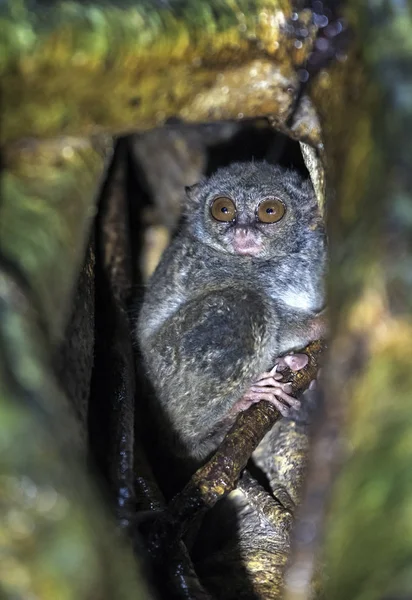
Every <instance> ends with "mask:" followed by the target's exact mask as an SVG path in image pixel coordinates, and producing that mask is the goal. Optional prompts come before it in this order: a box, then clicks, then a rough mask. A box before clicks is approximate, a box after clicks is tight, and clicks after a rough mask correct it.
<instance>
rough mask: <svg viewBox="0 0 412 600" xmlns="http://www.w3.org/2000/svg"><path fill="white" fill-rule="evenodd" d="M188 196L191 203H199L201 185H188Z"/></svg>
mask: <svg viewBox="0 0 412 600" xmlns="http://www.w3.org/2000/svg"><path fill="white" fill-rule="evenodd" d="M185 191H186V196H187V197H188V198H189V200H190V201H191V202H197V201H198V198H199V193H198V192H199V184H198V183H195V184H194V185H187V186H186V187H185Z"/></svg>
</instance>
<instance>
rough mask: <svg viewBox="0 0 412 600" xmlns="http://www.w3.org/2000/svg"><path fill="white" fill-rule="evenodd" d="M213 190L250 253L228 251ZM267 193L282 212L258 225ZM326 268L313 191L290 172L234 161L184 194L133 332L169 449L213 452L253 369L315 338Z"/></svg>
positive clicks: (227, 232) (226, 227)
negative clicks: (232, 209) (224, 200)
mask: <svg viewBox="0 0 412 600" xmlns="http://www.w3.org/2000/svg"><path fill="white" fill-rule="evenodd" d="M217 195H227V196H230V197H231V198H232V199H233V200H234V201H235V202H236V206H237V211H238V222H239V223H240V224H241V225H243V226H246V227H250V228H251V229H253V231H255V233H256V235H258V236H260V240H261V241H262V250H261V253H260V255H259V256H258V257H251V256H243V255H239V254H236V253H235V252H234V251H233V248H232V247H231V244H230V240H231V235H232V231H233V227H234V225H233V224H232V223H220V222H216V221H214V219H213V218H212V217H211V215H210V204H211V201H212V200H213V198H215V197H216V196H217ZM274 195H275V196H276V197H278V198H280V199H281V200H282V201H283V202H284V204H285V206H286V213H285V215H284V217H283V218H282V219H281V221H279V222H278V223H274V224H262V223H257V222H256V217H255V211H256V206H257V204H258V203H259V202H260V201H261V200H263V199H264V198H266V197H267V196H274ZM325 263H326V245H325V234H324V228H323V224H322V221H321V217H320V216H319V212H318V208H317V203H316V198H315V194H314V191H313V188H312V185H311V183H310V181H309V180H304V179H302V177H301V176H300V174H299V173H297V172H296V171H293V170H286V169H283V168H281V167H279V166H273V165H270V164H267V163H265V162H255V163H235V164H232V165H231V166H229V167H226V168H223V169H220V170H218V171H217V172H216V173H215V174H214V175H213V176H212V177H210V178H209V179H206V180H204V181H202V182H200V183H199V184H198V185H196V186H194V187H193V188H191V189H190V190H189V193H188V198H187V201H186V217H185V221H184V223H183V225H182V227H181V230H180V231H179V233H178V234H177V236H176V237H175V239H174V241H173V242H172V243H171V245H170V246H169V248H168V249H167V250H166V252H165V253H164V256H163V258H162V260H161V262H160V264H159V266H158V268H157V270H156V272H155V273H154V275H153V277H152V279H151V280H150V282H149V286H148V289H147V292H146V295H145V298H144V303H143V306H142V310H141V313H140V316H139V321H138V326H137V332H136V335H137V338H138V341H139V344H140V348H141V350H142V354H143V358H144V363H145V366H146V368H147V372H148V375H149V378H150V380H151V382H152V384H153V386H154V389H155V392H156V395H157V401H158V402H159V404H160V408H159V410H161V412H162V413H163V417H162V418H160V422H163V423H164V422H165V420H167V421H168V426H167V427H166V428H165V430H166V429H168V430H170V429H171V430H173V432H174V439H175V452H177V453H179V452H180V453H182V454H184V455H186V456H187V457H192V458H197V459H198V458H203V457H205V456H206V455H207V454H209V453H210V452H211V451H212V450H214V448H215V447H216V445H217V444H218V443H219V442H220V440H221V439H222V437H223V435H224V433H225V432H226V430H227V428H228V427H229V425H230V422H229V420H228V419H227V418H226V417H227V414H228V411H229V410H230V408H231V407H232V406H233V404H234V403H235V402H236V401H237V400H238V399H239V398H241V397H242V395H243V394H244V393H245V391H246V390H247V389H248V388H249V386H250V385H251V384H252V383H253V381H254V380H255V379H256V378H257V377H258V376H259V375H260V373H262V372H263V371H267V370H268V369H270V368H271V367H272V366H273V362H274V359H275V358H276V357H278V356H280V355H282V354H284V353H286V352H288V351H290V350H293V349H299V348H303V347H304V346H305V345H306V344H307V343H308V342H309V341H311V340H312V339H315V338H316V337H317V332H316V331H315V329H316V328H314V326H313V323H314V321H315V319H316V315H317V314H318V313H319V312H320V311H321V310H322V308H323V305H324V285H323V276H324V269H325Z"/></svg>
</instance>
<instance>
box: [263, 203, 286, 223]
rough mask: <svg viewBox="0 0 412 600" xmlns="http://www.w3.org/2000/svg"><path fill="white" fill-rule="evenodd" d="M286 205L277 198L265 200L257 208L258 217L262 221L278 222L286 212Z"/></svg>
mask: <svg viewBox="0 0 412 600" xmlns="http://www.w3.org/2000/svg"><path fill="white" fill-rule="evenodd" d="M285 211H286V209H285V205H284V204H283V202H281V201H280V200H278V199H277V198H268V199H267V200H263V202H261V203H260V204H259V206H258V209H257V218H258V219H259V221H261V222H262V223H276V222H277V221H280V220H281V218H282V217H283V215H284V214H285Z"/></svg>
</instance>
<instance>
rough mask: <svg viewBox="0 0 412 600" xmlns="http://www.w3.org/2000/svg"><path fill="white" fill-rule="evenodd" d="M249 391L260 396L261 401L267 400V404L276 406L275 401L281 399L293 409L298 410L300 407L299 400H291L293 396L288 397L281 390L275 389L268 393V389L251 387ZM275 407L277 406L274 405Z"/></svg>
mask: <svg viewBox="0 0 412 600" xmlns="http://www.w3.org/2000/svg"><path fill="white" fill-rule="evenodd" d="M251 391H252V392H256V393H257V394H261V399H262V400H268V401H269V402H272V404H276V402H275V401H277V400H279V399H281V400H283V401H284V402H286V404H287V405H288V406H293V407H294V408H300V405H301V402H300V400H297V399H296V398H293V396H289V394H288V393H287V392H285V391H284V390H282V389H281V388H275V389H272V390H270V391H269V389H268V388H266V389H262V388H255V387H252V388H251ZM276 406H277V404H276ZM282 414H283V413H282Z"/></svg>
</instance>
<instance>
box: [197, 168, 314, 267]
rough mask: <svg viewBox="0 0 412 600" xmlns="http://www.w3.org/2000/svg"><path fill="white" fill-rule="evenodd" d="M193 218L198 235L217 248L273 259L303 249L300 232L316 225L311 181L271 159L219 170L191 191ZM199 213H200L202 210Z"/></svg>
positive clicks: (240, 254)
mask: <svg viewBox="0 0 412 600" xmlns="http://www.w3.org/2000/svg"><path fill="white" fill-rule="evenodd" d="M193 200H194V204H192V205H191V207H190V208H191V210H192V211H196V213H197V218H198V221H196V214H194V215H191V214H189V215H188V216H189V220H190V221H191V222H192V227H193V228H194V230H195V234H196V235H197V237H199V238H200V239H201V240H202V241H203V242H205V243H206V244H208V245H210V246H212V247H214V248H215V249H217V250H220V251H223V252H228V253H230V254H234V255H239V256H250V257H257V258H270V257H272V256H280V255H284V254H285V253H288V252H296V251H298V250H299V244H300V238H301V237H302V231H309V228H311V227H312V228H313V227H314V226H316V221H318V211H317V206H316V199H315V194H314V192H313V188H312V186H311V184H310V182H309V181H307V180H304V179H302V178H301V176H300V175H299V174H298V173H297V172H295V171H288V170H286V169H283V168H281V167H278V166H273V165H270V164H267V163H262V162H258V163H246V164H241V163H238V164H237V165H231V167H230V169H220V170H219V171H217V172H216V173H215V174H214V175H213V176H212V177H211V178H210V179H208V180H206V181H204V182H201V183H200V184H199V185H198V186H197V187H196V189H195V190H193ZM199 213H200V214H199Z"/></svg>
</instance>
